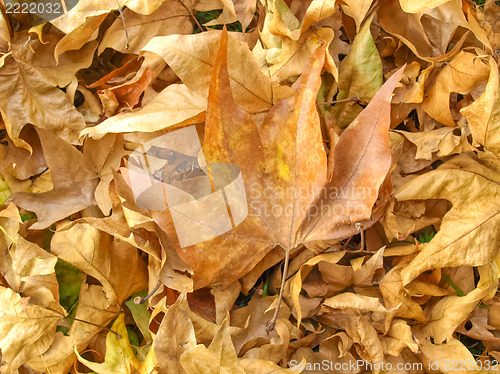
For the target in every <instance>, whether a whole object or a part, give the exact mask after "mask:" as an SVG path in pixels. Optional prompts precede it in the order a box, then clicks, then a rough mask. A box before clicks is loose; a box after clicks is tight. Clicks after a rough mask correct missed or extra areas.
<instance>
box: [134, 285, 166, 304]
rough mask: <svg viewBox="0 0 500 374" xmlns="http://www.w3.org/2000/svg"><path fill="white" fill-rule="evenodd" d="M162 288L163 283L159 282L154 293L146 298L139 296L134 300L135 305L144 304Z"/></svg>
mask: <svg viewBox="0 0 500 374" xmlns="http://www.w3.org/2000/svg"><path fill="white" fill-rule="evenodd" d="M160 286H161V282H160V281H158V283H156V286H155V288H154V289H153V291H151V292H150V293H149V295H148V296H146V297H140V296H137V297H136V298H135V299H134V304H144V303H145V302H146V301H147V300H148V299H149V298H150V297H151V296H153V295H154V294H155V292H156V291H158V288H160Z"/></svg>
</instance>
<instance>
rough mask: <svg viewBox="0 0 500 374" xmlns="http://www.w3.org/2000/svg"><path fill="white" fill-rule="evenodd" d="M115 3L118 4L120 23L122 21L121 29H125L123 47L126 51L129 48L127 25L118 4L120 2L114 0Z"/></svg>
mask: <svg viewBox="0 0 500 374" xmlns="http://www.w3.org/2000/svg"><path fill="white" fill-rule="evenodd" d="M116 4H117V5H118V12H120V18H121V19H122V23H123V30H124V31H125V49H126V50H127V51H128V50H129V49H130V43H129V38H128V30H127V25H126V23H125V16H124V15H123V12H122V7H121V6H120V3H119V2H118V0H116Z"/></svg>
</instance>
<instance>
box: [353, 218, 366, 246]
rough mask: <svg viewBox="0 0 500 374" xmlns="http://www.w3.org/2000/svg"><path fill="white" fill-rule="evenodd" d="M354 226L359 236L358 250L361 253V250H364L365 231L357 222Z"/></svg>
mask: <svg viewBox="0 0 500 374" xmlns="http://www.w3.org/2000/svg"><path fill="white" fill-rule="evenodd" d="M354 226H355V227H356V229H357V230H358V231H359V233H360V235H361V242H360V243H359V247H360V248H359V250H360V251H362V250H363V249H365V231H364V230H363V226H362V225H361V223H359V222H356V223H355V224H354Z"/></svg>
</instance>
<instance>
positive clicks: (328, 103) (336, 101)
mask: <svg viewBox="0 0 500 374" xmlns="http://www.w3.org/2000/svg"><path fill="white" fill-rule="evenodd" d="M347 101H359V97H350V98H348V99H342V100H332V101H324V102H322V103H317V104H316V105H331V104H337V103H345V102H347Z"/></svg>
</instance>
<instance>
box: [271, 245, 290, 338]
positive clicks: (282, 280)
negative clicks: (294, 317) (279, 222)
mask: <svg viewBox="0 0 500 374" xmlns="http://www.w3.org/2000/svg"><path fill="white" fill-rule="evenodd" d="M289 260H290V250H289V249H285V266H284V268H283V275H282V276H281V286H280V294H279V297H278V305H277V306H276V309H275V310H274V315H273V318H272V319H271V321H269V323H268V324H267V327H266V330H267V332H268V333H270V332H271V331H273V330H274V326H275V325H276V320H277V319H278V313H279V311H280V306H281V301H282V300H283V290H284V289H285V280H286V275H287V273H288V262H289Z"/></svg>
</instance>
